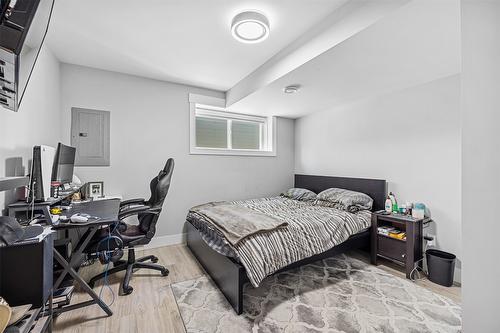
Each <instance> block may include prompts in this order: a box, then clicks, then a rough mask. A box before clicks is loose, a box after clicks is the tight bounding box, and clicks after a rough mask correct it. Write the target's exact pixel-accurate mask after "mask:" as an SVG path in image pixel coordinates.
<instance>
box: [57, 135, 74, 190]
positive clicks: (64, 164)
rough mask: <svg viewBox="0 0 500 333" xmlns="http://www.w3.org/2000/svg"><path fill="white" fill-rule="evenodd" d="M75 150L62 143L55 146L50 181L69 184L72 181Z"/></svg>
mask: <svg viewBox="0 0 500 333" xmlns="http://www.w3.org/2000/svg"><path fill="white" fill-rule="evenodd" d="M75 153H76V148H75V147H70V146H66V145H64V144H62V143H59V144H58V145H57V151H56V155H55V158H54V165H53V167H52V181H53V182H58V183H61V184H69V183H71V182H72V180H73V169H74V167H75Z"/></svg>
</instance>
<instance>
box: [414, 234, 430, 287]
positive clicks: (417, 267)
mask: <svg viewBox="0 0 500 333" xmlns="http://www.w3.org/2000/svg"><path fill="white" fill-rule="evenodd" d="M424 239H425V240H426V242H425V247H424V255H422V259H420V260H418V261H416V262H415V264H414V266H415V267H413V269H412V270H411V272H410V280H411V281H413V282H417V281H420V280H423V279H425V277H420V272H419V269H420V267H419V266H418V263H419V262H421V261H422V262H423V261H424V258H425V252H427V247H428V244H429V243H428V241H429V240H433V239H434V238H430V237H427V236H426V237H424ZM422 266H423V264H422ZM421 270H422V273H424V274H427V272H426V271H424V269H423V268H422V269H421ZM414 273H416V274H417V276H418V277H417V278H414V277H413V274H414Z"/></svg>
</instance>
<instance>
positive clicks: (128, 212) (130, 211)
mask: <svg viewBox="0 0 500 333" xmlns="http://www.w3.org/2000/svg"><path fill="white" fill-rule="evenodd" d="M140 213H150V214H158V213H159V211H158V210H157V209H152V208H151V207H149V206H136V207H130V208H126V209H124V210H120V212H119V213H118V219H119V220H123V219H124V218H126V217H129V216H133V215H137V214H140Z"/></svg>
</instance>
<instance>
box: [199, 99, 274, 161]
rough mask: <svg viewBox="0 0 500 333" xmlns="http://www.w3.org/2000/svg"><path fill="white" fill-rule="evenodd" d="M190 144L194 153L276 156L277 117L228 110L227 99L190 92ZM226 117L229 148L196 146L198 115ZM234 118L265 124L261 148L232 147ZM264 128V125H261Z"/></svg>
mask: <svg viewBox="0 0 500 333" xmlns="http://www.w3.org/2000/svg"><path fill="white" fill-rule="evenodd" d="M189 105H190V107H189V110H190V111H189V113H190V119H189V125H190V129H189V133H190V135H189V146H190V150H189V151H190V154H193V155H237V156H276V117H261V116H254V115H248V114H240V113H234V112H229V111H227V110H226V108H225V105H226V101H225V100H224V99H221V98H215V97H209V96H203V95H196V94H189ZM197 115H201V116H203V117H208V118H210V117H213V118H219V119H221V118H225V119H227V120H228V122H227V126H228V131H227V136H228V141H227V142H228V145H229V148H208V147H196V116H197ZM232 120H241V121H251V122H261V123H263V124H264V126H265V130H264V131H263V133H262V135H263V136H264V137H263V138H262V140H260V141H261V147H260V149H232V148H231V144H232V142H231V141H232V140H231V122H232ZM261 128H262V127H261Z"/></svg>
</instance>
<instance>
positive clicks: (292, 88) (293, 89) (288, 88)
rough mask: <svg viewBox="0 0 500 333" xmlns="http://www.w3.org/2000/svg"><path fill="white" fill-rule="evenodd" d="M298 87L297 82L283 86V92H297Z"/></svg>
mask: <svg viewBox="0 0 500 333" xmlns="http://www.w3.org/2000/svg"><path fill="white" fill-rule="evenodd" d="M299 89H300V86H299V85H298V84H294V85H291V86H286V87H285V88H283V92H284V93H285V94H295V93H296V92H298V91H299Z"/></svg>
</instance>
